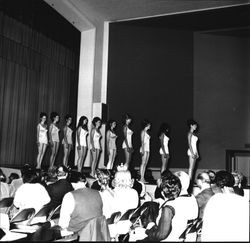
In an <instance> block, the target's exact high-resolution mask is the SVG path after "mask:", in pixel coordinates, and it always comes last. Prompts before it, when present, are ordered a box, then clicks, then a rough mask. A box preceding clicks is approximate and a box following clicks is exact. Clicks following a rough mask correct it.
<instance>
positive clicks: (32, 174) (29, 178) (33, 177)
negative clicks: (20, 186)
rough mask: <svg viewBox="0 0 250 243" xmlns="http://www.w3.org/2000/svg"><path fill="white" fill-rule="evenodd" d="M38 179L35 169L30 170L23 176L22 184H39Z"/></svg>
mask: <svg viewBox="0 0 250 243" xmlns="http://www.w3.org/2000/svg"><path fill="white" fill-rule="evenodd" d="M40 182H41V181H40V178H39V176H38V174H37V173H36V169H35V168H30V169H29V170H28V171H26V173H25V174H24V176H23V183H40Z"/></svg>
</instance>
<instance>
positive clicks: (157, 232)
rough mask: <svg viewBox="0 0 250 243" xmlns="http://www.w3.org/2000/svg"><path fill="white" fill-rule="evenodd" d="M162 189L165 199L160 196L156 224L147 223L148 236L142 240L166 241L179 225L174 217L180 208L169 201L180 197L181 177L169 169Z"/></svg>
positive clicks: (162, 182)
mask: <svg viewBox="0 0 250 243" xmlns="http://www.w3.org/2000/svg"><path fill="white" fill-rule="evenodd" d="M160 189H161V194H162V197H163V199H162V198H160V199H159V200H158V202H159V203H160V208H159V215H158V217H157V219H156V224H154V223H153V222H152V223H150V224H148V225H147V229H146V231H145V233H146V235H147V237H146V238H144V239H143V240H142V241H165V240H167V239H168V236H169V234H170V233H171V232H172V231H173V230H175V229H174V227H176V226H177V225H176V224H175V222H173V219H174V217H175V215H176V210H178V209H177V208H175V206H173V205H170V204H168V203H169V202H174V201H175V200H176V198H178V196H179V194H180V192H181V182H180V179H179V178H178V177H177V176H176V175H173V174H172V173H171V172H170V171H168V173H165V176H164V177H162V180H161V185H160ZM138 232H139V231H138ZM141 235H143V234H141ZM138 236H139V234H138Z"/></svg>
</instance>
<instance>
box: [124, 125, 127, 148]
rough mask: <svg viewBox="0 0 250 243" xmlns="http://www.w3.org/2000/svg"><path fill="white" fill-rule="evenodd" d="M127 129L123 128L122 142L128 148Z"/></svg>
mask: <svg viewBox="0 0 250 243" xmlns="http://www.w3.org/2000/svg"><path fill="white" fill-rule="evenodd" d="M127 129H128V128H127V126H124V127H123V135H124V141H125V144H126V147H127V148H128V140H127Z"/></svg>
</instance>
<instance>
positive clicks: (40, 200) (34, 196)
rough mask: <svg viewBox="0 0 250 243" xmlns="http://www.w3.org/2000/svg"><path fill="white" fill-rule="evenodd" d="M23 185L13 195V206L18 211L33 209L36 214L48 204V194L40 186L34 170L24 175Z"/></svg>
mask: <svg viewBox="0 0 250 243" xmlns="http://www.w3.org/2000/svg"><path fill="white" fill-rule="evenodd" d="M23 183H24V184H23V185H21V186H20V187H19V188H18V189H17V191H16V193H15V197H14V201H13V204H14V206H15V207H16V208H18V209H19V210H22V209H25V208H34V209H35V210H36V212H37V211H38V210H40V209H41V208H42V207H43V206H44V205H45V204H48V203H49V202H50V197H49V194H48V192H47V191H46V189H45V188H44V186H42V185H41V184H40V181H39V178H38V176H37V174H36V171H35V169H31V170H29V172H27V173H25V175H24V176H23Z"/></svg>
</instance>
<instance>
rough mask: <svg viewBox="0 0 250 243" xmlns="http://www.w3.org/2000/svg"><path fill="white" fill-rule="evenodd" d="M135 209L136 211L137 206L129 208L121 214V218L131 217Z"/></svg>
mask: <svg viewBox="0 0 250 243" xmlns="http://www.w3.org/2000/svg"><path fill="white" fill-rule="evenodd" d="M134 211H135V208H133V209H129V210H127V211H126V212H125V213H124V214H123V215H122V216H121V218H120V219H119V220H128V219H130V216H132V214H133V213H134Z"/></svg>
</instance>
